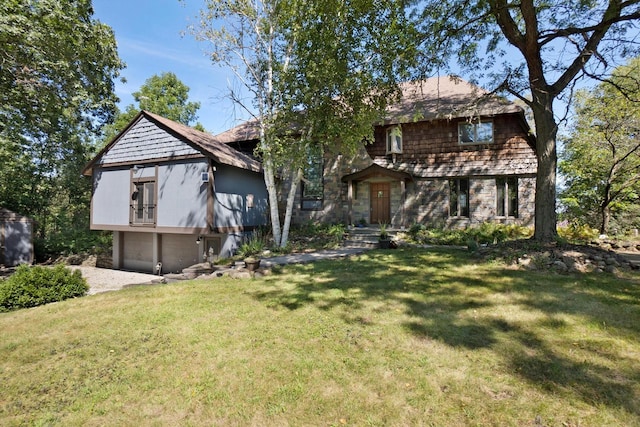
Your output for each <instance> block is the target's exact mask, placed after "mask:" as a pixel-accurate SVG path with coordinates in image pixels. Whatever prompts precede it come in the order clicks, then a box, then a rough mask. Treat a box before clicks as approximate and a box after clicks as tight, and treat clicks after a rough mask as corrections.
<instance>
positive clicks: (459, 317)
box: [250, 249, 640, 415]
mask: <svg viewBox="0 0 640 427" xmlns="http://www.w3.org/2000/svg"><path fill="white" fill-rule="evenodd" d="M475 262H476V261H475V260H474V259H472V258H471V256H470V255H469V254H468V253H466V252H465V251H459V250H452V249H434V250H429V251H426V250H418V249H403V250H396V251H373V252H369V253H367V254H365V255H361V256H359V257H355V258H350V259H344V260H337V261H326V262H316V263H313V264H307V265H298V266H290V267H288V268H286V269H285V270H284V272H283V273H282V274H276V275H274V276H271V277H269V278H267V279H266V280H265V282H264V283H265V287H262V288H260V289H257V290H255V291H252V292H250V293H251V294H252V295H253V297H254V298H256V299H257V300H259V301H261V302H262V303H264V304H265V305H267V306H269V307H272V308H275V309H286V310H298V309H302V308H309V307H315V308H317V309H320V310H326V311H331V310H335V312H336V313H338V315H340V316H342V317H343V319H344V321H345V322H359V323H361V324H362V325H364V326H365V327H375V321H371V320H370V319H369V317H370V313H369V312H368V311H367V310H371V307H372V306H375V307H378V308H377V310H388V309H390V308H391V307H394V308H395V309H396V310H398V309H399V310H400V313H402V322H403V324H404V326H405V328H406V330H407V331H409V332H410V333H411V334H413V335H414V336H416V337H419V338H425V339H431V340H438V341H440V342H443V343H445V344H447V345H449V346H451V347H456V348H463V349H466V350H469V351H474V350H478V349H487V350H489V351H491V350H493V351H494V352H495V355H496V358H499V359H501V360H503V361H504V364H505V365H506V366H508V369H510V373H511V374H512V375H516V376H518V377H520V378H522V379H524V380H525V381H528V382H530V383H532V384H533V385H535V386H536V387H539V388H540V389H542V390H545V391H548V392H552V393H570V394H573V395H575V396H577V397H579V398H580V399H582V400H583V401H585V402H588V403H589V404H596V405H597V404H604V405H607V406H611V407H617V408H624V409H625V410H626V411H628V412H630V413H633V414H636V415H640V406H639V403H638V396H637V387H635V386H634V384H637V383H638V381H640V368H638V364H637V360H629V359H628V358H625V356H622V354H621V353H622V352H621V351H610V352H609V353H607V354H603V352H605V350H603V349H600V348H597V349H593V350H592V353H590V354H593V355H594V357H593V358H591V361H585V360H584V359H583V360H579V359H578V358H577V357H571V356H569V354H570V352H569V353H567V351H566V346H570V345H572V343H565V342H562V341H560V342H559V341H558V340H553V339H551V338H552V337H549V336H548V335H547V334H553V331H554V330H556V331H562V330H564V329H565V328H566V327H567V325H566V322H565V321H564V320H562V319H560V318H558V316H562V315H570V316H573V318H579V319H580V321H581V322H586V323H591V324H594V325H607V327H608V328H609V333H610V334H611V335H612V336H615V337H616V338H619V339H623V340H627V341H628V342H630V343H631V345H632V346H633V348H636V349H637V348H638V346H640V343H639V341H638V336H640V308H639V304H638V303H639V302H640V286H639V284H638V283H634V282H625V281H624V280H620V279H616V278H614V277H613V276H611V275H603V274H599V275H578V276H571V275H558V274H554V273H550V274H547V273H539V272H527V271H519V270H510V269H506V268H501V267H499V266H497V265H488V264H479V265H477V266H476V265H475V264H474V263H475ZM496 296H499V297H503V298H502V300H505V299H506V300H509V301H510V304H516V305H517V306H518V307H520V308H521V309H522V310H525V311H527V312H531V313H535V314H536V315H538V314H539V313H541V316H542V317H543V320H542V321H541V322H538V324H537V325H533V324H531V325H529V324H527V322H526V321H521V320H515V321H511V320H505V318H502V317H501V312H500V311H501V309H503V307H502V303H501V302H497V301H501V299H500V298H496ZM477 311H483V312H484V313H485V314H484V315H481V316H475V315H473V313H475V312H477ZM487 311H489V312H491V313H492V314H491V315H490V316H488V315H486V312H487ZM367 313H369V314H367ZM362 319H366V321H363V320H362ZM578 339H579V338H578ZM498 344H500V347H498ZM556 345H558V346H563V348H554V346H556ZM505 348H506V349H507V351H505ZM634 351H637V350H634ZM632 353H633V351H632ZM634 354H637V353H634ZM603 356H604V357H605V358H606V359H607V360H609V361H610V363H609V364H608V365H609V366H605V365H604V364H603V363H598V362H597V360H598V359H599V358H601V357H603ZM619 365H620V366H621V367H618V366H619ZM610 366H615V367H614V368H613V369H612V368H611V367H610Z"/></svg>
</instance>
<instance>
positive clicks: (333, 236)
mask: <svg viewBox="0 0 640 427" xmlns="http://www.w3.org/2000/svg"><path fill="white" fill-rule="evenodd" d="M346 231H347V230H346V227H345V226H344V224H333V225H330V226H329V228H328V229H327V234H328V235H329V237H330V240H331V241H332V242H333V243H335V244H339V243H342V240H343V239H344V233H345V232H346Z"/></svg>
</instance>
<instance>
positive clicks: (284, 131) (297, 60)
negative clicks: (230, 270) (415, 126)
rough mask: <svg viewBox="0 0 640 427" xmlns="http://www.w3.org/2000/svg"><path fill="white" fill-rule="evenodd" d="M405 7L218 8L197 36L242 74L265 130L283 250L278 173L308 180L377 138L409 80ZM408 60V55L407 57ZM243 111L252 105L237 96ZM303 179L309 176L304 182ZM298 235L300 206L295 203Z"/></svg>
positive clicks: (212, 1)
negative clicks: (319, 159) (328, 155)
mask: <svg viewBox="0 0 640 427" xmlns="http://www.w3.org/2000/svg"><path fill="white" fill-rule="evenodd" d="M404 6H405V5H404V2H400V1H386V2H379V1H376V0H356V1H351V2H344V1H341V0H322V1H320V0H291V1H288V2H285V3H282V2H277V1H271V0H266V1H256V2H247V1H245V0H232V1H217V0H208V1H206V2H205V6H204V8H203V10H202V11H201V15H200V18H201V22H200V24H199V25H198V26H197V27H194V28H192V29H191V31H192V33H193V34H195V36H196V38H197V39H199V40H203V41H206V42H208V46H209V47H210V49H211V50H210V52H209V54H210V56H211V59H212V61H213V62H214V63H216V64H222V65H224V66H226V67H228V68H229V69H230V70H231V71H233V72H234V73H235V74H236V76H237V78H238V81H239V82H240V84H242V85H243V86H244V89H246V90H247V91H248V93H249V94H250V96H251V98H252V101H253V104H254V105H253V107H254V111H255V115H254V117H255V118H256V119H257V120H259V126H260V132H261V141H260V144H259V146H258V150H257V151H258V154H259V155H260V156H261V157H262V159H263V165H264V169H265V184H266V187H267V191H268V192H269V198H270V201H271V203H270V210H271V211H270V214H271V221H272V230H273V235H274V240H275V242H276V245H285V244H286V240H287V239H286V236H287V235H288V230H286V229H285V230H282V232H281V226H280V217H281V216H280V214H279V213H278V209H279V208H278V203H277V200H278V199H280V200H283V199H285V197H281V195H280V197H279V195H278V194H277V192H278V188H277V187H276V185H275V184H274V182H275V178H274V172H275V170H276V169H278V168H281V167H284V168H286V169H287V171H286V172H287V173H288V174H290V176H292V177H294V178H293V181H294V185H298V184H299V182H300V179H301V178H307V177H308V176H307V175H308V174H309V173H310V172H311V169H310V168H309V167H308V166H309V165H308V163H307V160H308V156H307V154H308V153H309V152H313V151H315V152H316V153H317V152H332V153H338V152H340V153H349V152H353V151H355V149H356V147H359V146H360V145H361V144H362V141H363V140H364V141H370V140H371V139H372V137H373V127H372V124H373V123H376V122H378V121H380V120H381V119H383V118H384V112H385V107H386V106H387V105H388V103H390V102H393V101H394V100H395V99H396V97H397V95H398V92H399V91H398V87H397V80H398V79H399V78H403V77H406V76H407V70H408V68H409V67H408V64H409V62H410V61H408V58H410V57H412V53H413V52H414V49H412V48H413V46H414V45H415V37H414V35H415V32H414V31H413V30H412V28H411V26H409V25H405V24H407V22H406V17H405V13H404ZM399 52H402V54H399ZM232 98H233V99H235V100H237V101H238V104H239V105H240V106H241V107H242V108H243V109H247V110H248V109H249V108H247V105H246V104H245V103H244V102H243V101H244V100H241V99H239V97H238V96H237V94H235V93H232ZM301 175H303V176H301ZM286 200H287V210H286V214H285V215H286V216H287V218H285V221H284V227H285V228H286V227H288V224H290V222H289V221H288V220H289V219H290V214H291V212H292V203H293V202H294V198H293V197H288V198H286Z"/></svg>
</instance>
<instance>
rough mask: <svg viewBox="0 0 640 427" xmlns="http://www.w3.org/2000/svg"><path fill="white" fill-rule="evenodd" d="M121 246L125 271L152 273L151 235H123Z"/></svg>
mask: <svg viewBox="0 0 640 427" xmlns="http://www.w3.org/2000/svg"><path fill="white" fill-rule="evenodd" d="M123 246H124V250H123V260H122V261H123V264H124V269H125V270H133V271H142V272H145V273H153V269H154V265H153V234H151V233H124V245H123Z"/></svg>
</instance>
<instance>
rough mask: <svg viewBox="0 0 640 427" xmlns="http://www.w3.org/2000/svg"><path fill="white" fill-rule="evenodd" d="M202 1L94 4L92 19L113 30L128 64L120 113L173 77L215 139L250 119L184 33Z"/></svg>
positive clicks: (222, 73) (108, 0) (225, 75)
mask: <svg viewBox="0 0 640 427" xmlns="http://www.w3.org/2000/svg"><path fill="white" fill-rule="evenodd" d="M202 4H203V2H202V1H199V0H186V1H183V2H179V1H178V0H93V8H94V18H96V19H98V20H99V21H101V22H103V23H105V24H107V25H109V26H110V27H111V28H113V31H114V33H115V36H116V40H117V42H118V53H119V55H120V58H121V59H122V60H123V61H124V62H125V63H126V64H127V68H126V69H124V70H123V71H122V76H123V77H125V78H126V80H127V83H126V84H122V83H121V82H117V84H116V93H117V95H118V97H119V98H120V104H119V106H120V108H121V109H124V107H126V106H127V105H129V104H135V103H134V100H133V97H132V96H131V93H132V92H135V91H137V90H138V89H139V88H140V86H142V85H143V84H144V82H145V80H146V79H148V78H149V77H151V76H153V75H154V74H160V73H163V72H169V71H170V72H173V73H175V74H176V76H178V78H179V79H180V80H181V81H182V82H183V83H185V84H186V85H187V86H189V88H190V91H189V100H190V101H198V102H200V104H201V105H200V110H199V111H198V121H199V122H200V123H202V124H203V125H204V127H205V129H207V131H209V132H211V133H214V134H216V133H220V132H222V131H224V130H226V129H228V128H230V127H232V126H234V125H236V124H238V120H241V119H246V118H247V117H246V114H245V115H244V116H242V115H241V114H242V112H241V111H240V110H239V109H237V108H234V106H233V104H232V103H231V102H230V101H228V100H226V99H224V95H226V93H227V87H228V80H229V79H231V75H230V74H229V72H228V71H226V70H225V69H224V68H221V67H220V66H217V65H214V64H213V63H211V61H210V60H209V59H208V58H207V57H206V55H205V52H204V47H205V46H204V45H203V44H202V43H198V42H196V40H195V39H194V37H193V36H191V35H189V34H186V35H184V36H182V35H181V32H183V31H185V30H186V29H187V26H188V25H189V24H193V23H196V20H197V15H198V11H199V9H200V8H201V6H202Z"/></svg>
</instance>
